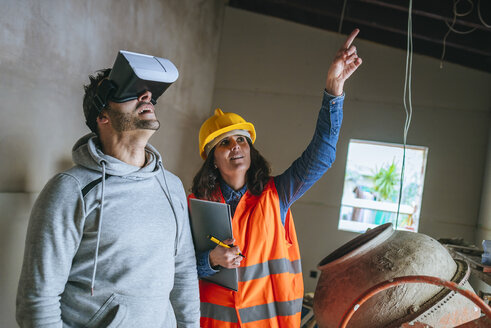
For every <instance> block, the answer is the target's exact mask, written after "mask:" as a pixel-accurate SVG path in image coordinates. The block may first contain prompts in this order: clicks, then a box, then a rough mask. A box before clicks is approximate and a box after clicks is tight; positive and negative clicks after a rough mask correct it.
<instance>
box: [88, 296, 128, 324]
mask: <svg viewBox="0 0 491 328" xmlns="http://www.w3.org/2000/svg"><path fill="white" fill-rule="evenodd" d="M125 315H126V307H125V306H124V305H123V304H119V303H118V302H117V301H116V294H112V295H111V296H110V297H109V298H108V299H107V300H106V301H105V302H104V304H102V306H101V308H100V309H99V310H98V311H97V312H96V313H95V314H94V316H93V317H92V318H91V319H90V321H89V322H88V323H87V325H86V326H85V327H87V328H95V327H107V328H114V327H118V326H119V325H120V324H121V322H122V321H123V320H124V317H125Z"/></svg>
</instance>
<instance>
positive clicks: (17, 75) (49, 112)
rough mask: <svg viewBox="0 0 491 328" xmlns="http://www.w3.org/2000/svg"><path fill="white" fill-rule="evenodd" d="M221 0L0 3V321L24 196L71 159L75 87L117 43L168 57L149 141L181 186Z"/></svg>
mask: <svg viewBox="0 0 491 328" xmlns="http://www.w3.org/2000/svg"><path fill="white" fill-rule="evenodd" d="M224 6H225V5H224V3H223V1H221V0H125V1H117V0H104V1H98V0H87V1H78V0H46V1H37V0H4V1H2V6H1V7H2V9H1V10H0V86H1V87H0V99H2V102H1V103H0V167H1V168H2V170H1V173H0V240H1V246H2V247H1V248H0V263H1V265H0V290H2V297H1V298H0V327H5V328H9V327H15V326H16V324H15V321H14V312H15V293H16V288H17V282H18V277H19V273H20V267H21V263H22V255H23V248H24V238H25V233H26V227H27V221H28V215H29V212H30V208H31V206H32V203H33V200H34V198H35V196H36V195H37V193H38V192H39V191H40V190H41V188H42V187H43V186H44V184H45V183H46V182H47V180H48V179H49V178H50V177H51V176H53V175H54V174H55V173H56V172H58V171H60V170H64V169H66V168H69V167H70V166H72V162H71V147H72V145H73V144H74V143H75V141H76V140H77V139H78V138H79V137H81V136H82V135H84V134H85V133H88V132H89V130H88V128H87V127H86V126H85V123H84V118H83V112H82V97H83V88H82V86H83V84H86V83H87V82H88V75H89V74H93V73H94V72H95V71H96V70H98V69H101V68H106V67H111V66H112V64H113V62H114V59H115V57H116V54H117V52H118V50H120V49H126V50H130V51H135V52H142V53H148V54H152V55H156V56H161V57H165V58H169V59H170V60H171V61H173V62H174V64H176V66H177V68H178V69H179V72H180V77H179V80H178V81H177V82H176V83H174V84H173V85H172V86H171V87H170V88H169V89H168V90H167V91H166V93H165V94H164V95H163V96H162V97H161V98H160V99H159V101H158V104H157V106H156V108H157V116H158V118H159V119H160V121H161V129H160V131H158V132H157V133H156V134H155V135H154V136H153V138H152V139H151V143H152V144H153V145H154V146H156V147H157V149H158V150H159V151H160V152H161V153H162V155H163V160H164V165H165V166H166V167H167V168H168V169H170V170H171V171H173V172H175V173H177V174H178V175H179V176H181V177H182V178H183V182H184V184H185V186H186V187H189V185H190V181H191V178H192V176H193V174H194V173H195V171H196V168H197V166H198V165H199V163H200V161H201V159H200V157H199V155H198V150H197V148H198V146H197V131H198V129H199V126H200V124H201V122H202V121H203V120H204V119H205V118H206V117H207V116H208V114H209V112H210V107H211V106H210V105H211V100H212V93H213V85H214V79H215V71H216V60H217V52H218V44H219V38H220V30H221V25H222V21H223V12H224Z"/></svg>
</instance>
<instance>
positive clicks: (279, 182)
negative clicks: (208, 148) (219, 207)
mask: <svg viewBox="0 0 491 328" xmlns="http://www.w3.org/2000/svg"><path fill="white" fill-rule="evenodd" d="M343 102H344V94H343V95H341V96H338V97H334V96H332V95H330V94H329V93H327V92H326V91H325V90H324V96H323V98H322V107H321V110H320V112H319V117H318V118H317V126H316V128H315V132H314V136H313V138H312V140H311V141H310V143H309V145H308V146H307V148H306V149H305V151H304V152H303V153H302V155H301V156H300V157H299V158H297V159H296V160H295V161H294V162H293V163H292V165H290V167H289V168H288V169H286V171H285V172H283V173H282V174H280V175H277V176H275V177H274V178H273V179H274V183H275V186H276V190H277V191H278V196H279V200H280V213H281V222H282V223H283V225H285V218H286V213H287V212H288V209H289V208H290V206H291V205H292V204H293V203H294V202H295V201H296V200H297V199H299V198H300V197H302V195H303V194H304V193H305V192H306V191H307V190H309V188H310V187H312V185H313V184H314V183H315V182H316V181H317V180H319V179H320V178H321V177H322V175H323V174H324V173H325V172H326V171H327V170H328V169H329V168H330V167H331V165H332V163H333V162H334V159H335V158H336V144H337V142H338V138H339V130H340V128H341V122H342V120H343ZM220 188H221V191H222V195H223V198H224V199H225V202H226V203H227V204H229V205H230V210H231V213H232V216H233V215H234V213H235V209H236V208H237V204H238V203H239V201H240V198H241V197H242V196H243V195H244V194H245V192H246V191H247V186H244V187H242V188H241V189H240V190H237V191H236V190H233V189H232V188H231V187H230V186H228V185H227V184H226V183H225V182H224V181H223V180H221V181H220ZM210 251H211V250H210ZM210 251H207V252H203V253H201V254H198V255H197V261H198V276H199V277H208V276H211V275H213V274H215V273H217V272H218V271H217V270H214V269H213V268H212V267H211V266H210V260H209V258H210V257H209V254H210Z"/></svg>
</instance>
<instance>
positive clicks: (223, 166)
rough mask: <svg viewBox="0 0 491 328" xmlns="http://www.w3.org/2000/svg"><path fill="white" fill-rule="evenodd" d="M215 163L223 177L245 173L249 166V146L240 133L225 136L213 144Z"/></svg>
mask: <svg viewBox="0 0 491 328" xmlns="http://www.w3.org/2000/svg"><path fill="white" fill-rule="evenodd" d="M215 165H216V166H217V168H218V170H219V171H220V174H221V175H222V177H223V178H224V179H227V177H232V176H235V175H236V174H242V175H243V176H244V177H245V174H246V172H247V170H248V169H249V167H250V166H251V148H250V147H249V143H248V142H247V138H246V137H244V136H241V135H234V136H229V137H225V138H223V139H222V140H220V142H219V143H218V144H217V145H216V146H215Z"/></svg>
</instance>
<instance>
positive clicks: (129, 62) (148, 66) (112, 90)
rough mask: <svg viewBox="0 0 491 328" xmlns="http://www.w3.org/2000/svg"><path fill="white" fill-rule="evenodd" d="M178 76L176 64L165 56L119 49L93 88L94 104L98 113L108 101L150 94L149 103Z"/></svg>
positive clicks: (120, 100) (155, 100) (120, 101)
mask: <svg viewBox="0 0 491 328" xmlns="http://www.w3.org/2000/svg"><path fill="white" fill-rule="evenodd" d="M178 76H179V72H178V71H177V68H176V66H174V64H173V63H172V62H171V61H170V60H168V59H165V58H159V57H155V56H149V55H144V54H138V53H134V52H129V51H124V50H120V51H119V53H118V56H117V57H116V61H115V62H114V65H113V67H112V69H111V73H110V74H109V77H108V78H107V79H105V80H103V81H102V82H101V84H100V85H99V86H98V87H97V92H96V96H95V97H94V101H93V103H94V107H95V108H96V110H97V112H98V113H100V112H101V111H102V110H103V109H104V107H106V105H107V103H108V102H109V101H113V102H117V103H122V102H126V101H129V100H133V99H137V98H138V97H139V96H140V95H141V94H143V93H144V92H145V91H147V90H148V91H150V92H151V93H152V99H151V102H152V104H154V105H155V104H156V103H157V99H158V98H159V97H160V96H161V95H162V94H163V93H164V91H165V90H167V88H168V87H169V86H170V85H171V84H172V83H174V82H175V81H176V80H177V78H178Z"/></svg>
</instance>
